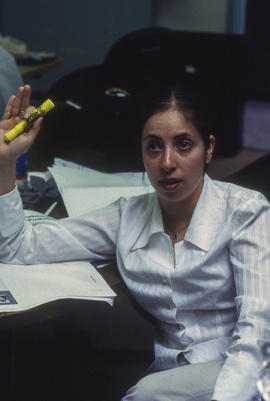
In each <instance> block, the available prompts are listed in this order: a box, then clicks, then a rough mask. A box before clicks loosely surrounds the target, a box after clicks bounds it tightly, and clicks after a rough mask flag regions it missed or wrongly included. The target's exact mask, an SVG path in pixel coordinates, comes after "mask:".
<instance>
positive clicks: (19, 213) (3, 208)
mask: <svg viewBox="0 0 270 401" xmlns="http://www.w3.org/2000/svg"><path fill="white" fill-rule="evenodd" d="M23 223H24V212H23V205H22V201H21V197H20V194H19V191H18V189H17V187H16V188H14V189H13V190H12V191H11V192H9V193H7V194H5V195H2V196H0V234H1V236H2V237H8V236H9V235H11V234H12V233H14V232H16V231H18V230H19V229H20V228H21V227H22V225H23Z"/></svg>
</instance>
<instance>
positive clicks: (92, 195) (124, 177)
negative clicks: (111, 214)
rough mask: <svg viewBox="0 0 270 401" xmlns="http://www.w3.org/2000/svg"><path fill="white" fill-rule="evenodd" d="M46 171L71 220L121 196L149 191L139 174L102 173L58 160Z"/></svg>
mask: <svg viewBox="0 0 270 401" xmlns="http://www.w3.org/2000/svg"><path fill="white" fill-rule="evenodd" d="M48 170H49V171H50V173H51V175H52V176H53V178H54V180H55V182H56V185H57V187H58V190H59V192H60V194H61V196H62V198H63V202H64V204H65V207H66V210H67V213H68V215H69V216H72V217H75V216H78V215H81V214H83V213H86V212H89V211H91V210H94V209H99V208H101V207H105V206H107V205H109V204H110V203H112V202H114V201H115V200H117V199H119V198H120V197H122V196H123V197H125V198H129V197H131V196H135V195H141V194H145V193H148V192H153V187H152V186H151V184H150V182H149V180H148V177H147V176H146V175H144V174H143V173H114V174H106V173H101V172H99V171H97V170H93V169H90V168H86V167H83V166H80V165H77V164H75V163H71V162H67V161H65V160H61V159H55V163H54V165H53V166H52V167H49V169H48Z"/></svg>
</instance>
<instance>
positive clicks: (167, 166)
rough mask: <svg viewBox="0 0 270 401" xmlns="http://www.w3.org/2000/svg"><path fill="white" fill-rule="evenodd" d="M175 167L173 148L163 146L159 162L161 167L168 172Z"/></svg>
mask: <svg viewBox="0 0 270 401" xmlns="http://www.w3.org/2000/svg"><path fill="white" fill-rule="evenodd" d="M175 168H176V160H175V154H174V150H173V149H171V148H169V147H168V148H165V149H164V153H163V157H162V162H161V169H162V170H163V171H164V172H166V173H168V172H170V171H172V170H174V169H175Z"/></svg>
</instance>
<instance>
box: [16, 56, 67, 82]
mask: <svg viewBox="0 0 270 401" xmlns="http://www.w3.org/2000/svg"><path fill="white" fill-rule="evenodd" d="M61 64H62V60H60V59H56V60H53V61H47V62H45V63H41V64H36V65H27V64H18V69H19V72H20V74H21V76H22V78H38V77H40V76H41V75H42V74H43V73H44V72H46V71H48V70H50V69H52V68H56V67H59V65H61Z"/></svg>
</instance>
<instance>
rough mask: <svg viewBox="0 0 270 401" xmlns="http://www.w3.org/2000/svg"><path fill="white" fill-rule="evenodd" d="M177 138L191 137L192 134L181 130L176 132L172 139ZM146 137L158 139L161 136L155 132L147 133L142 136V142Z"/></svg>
mask: <svg viewBox="0 0 270 401" xmlns="http://www.w3.org/2000/svg"><path fill="white" fill-rule="evenodd" d="M179 138H192V134H190V133H189V132H181V133H180V134H176V135H175V136H174V137H173V139H179ZM147 139H158V140H162V138H161V137H160V136H159V135H156V134H147V135H146V136H145V137H144V138H143V142H144V141H145V140H147Z"/></svg>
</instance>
